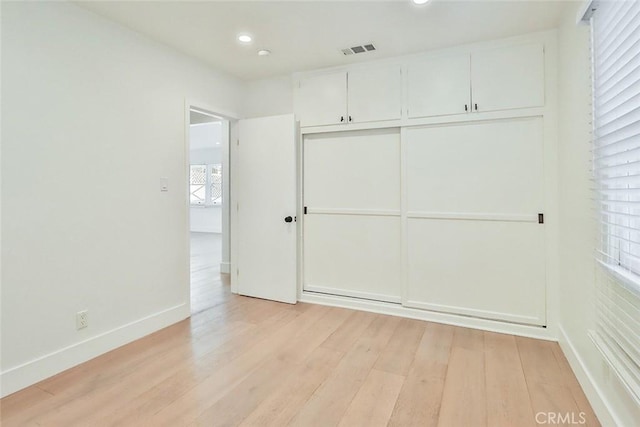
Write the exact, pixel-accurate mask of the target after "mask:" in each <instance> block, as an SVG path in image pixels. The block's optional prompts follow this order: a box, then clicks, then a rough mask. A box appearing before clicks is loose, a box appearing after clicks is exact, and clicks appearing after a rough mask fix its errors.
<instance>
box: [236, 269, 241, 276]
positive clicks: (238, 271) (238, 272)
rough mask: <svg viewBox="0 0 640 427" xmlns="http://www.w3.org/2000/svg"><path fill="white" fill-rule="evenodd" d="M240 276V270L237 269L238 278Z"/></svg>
mask: <svg viewBox="0 0 640 427" xmlns="http://www.w3.org/2000/svg"><path fill="white" fill-rule="evenodd" d="M239 275H240V269H239V268H236V276H239Z"/></svg>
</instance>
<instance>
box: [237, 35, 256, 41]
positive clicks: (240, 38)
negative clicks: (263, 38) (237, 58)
mask: <svg viewBox="0 0 640 427" xmlns="http://www.w3.org/2000/svg"><path fill="white" fill-rule="evenodd" d="M251 40H253V39H252V38H251V36H250V35H249V34H240V35H238V41H239V42H240V43H251Z"/></svg>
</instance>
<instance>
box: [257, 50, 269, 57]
mask: <svg viewBox="0 0 640 427" xmlns="http://www.w3.org/2000/svg"><path fill="white" fill-rule="evenodd" d="M269 55H271V51H270V50H269V49H260V50H259V51H258V56H269Z"/></svg>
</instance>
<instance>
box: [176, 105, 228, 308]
mask: <svg viewBox="0 0 640 427" xmlns="http://www.w3.org/2000/svg"><path fill="white" fill-rule="evenodd" d="M191 110H196V111H198V112H200V113H203V114H206V115H209V116H212V117H215V118H217V119H220V120H221V121H222V123H223V125H222V134H223V136H225V135H226V138H223V139H222V141H221V144H222V186H223V194H225V195H226V198H225V199H224V201H225V202H226V203H224V204H223V206H222V241H223V242H222V262H221V265H220V271H221V272H222V273H229V272H230V271H233V270H232V266H233V262H234V256H233V250H232V247H233V243H232V239H231V236H232V235H233V224H234V219H233V215H232V212H233V210H232V209H231V204H232V203H233V189H232V183H233V179H232V175H233V170H234V169H235V168H234V166H233V159H234V157H233V156H232V155H231V151H232V150H231V148H232V145H233V144H232V143H231V141H233V140H234V139H237V138H234V135H233V131H234V128H237V126H235V124H236V123H237V121H238V117H237V115H236V114H234V113H230V112H228V111H225V110H224V109H220V108H216V107H214V106H211V105H209V104H208V103H206V102H202V101H200V100H197V99H191V98H185V101H184V123H185V124H184V132H185V133H184V147H183V149H184V161H183V167H184V173H183V182H182V183H181V184H182V188H183V191H185V190H186V189H187V188H188V186H189V166H190V159H189V157H190V145H191V139H190V133H191V126H190V125H191V118H190V111H191ZM183 206H184V209H185V212H186V215H185V224H184V235H185V243H186V248H187V250H186V254H187V255H186V260H185V264H186V271H187V272H190V269H191V229H190V225H191V219H190V214H191V212H190V208H191V204H190V202H189V192H188V191H185V201H184V205H183ZM225 231H226V232H225ZM225 246H226V251H225ZM225 255H226V256H227V257H228V265H224V264H225ZM223 270H226V271H223ZM232 291H233V289H232ZM184 298H185V303H186V305H187V307H188V308H189V313H191V279H190V277H187V280H186V286H184Z"/></svg>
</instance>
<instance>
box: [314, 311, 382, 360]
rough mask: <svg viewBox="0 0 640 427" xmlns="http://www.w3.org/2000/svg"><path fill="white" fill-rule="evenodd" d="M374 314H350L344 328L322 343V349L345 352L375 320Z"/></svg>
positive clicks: (358, 312) (363, 312)
mask: <svg viewBox="0 0 640 427" xmlns="http://www.w3.org/2000/svg"><path fill="white" fill-rule="evenodd" d="M375 317H376V316H375V314H373V313H369V312H366V311H354V312H352V313H350V315H349V319H347V321H346V322H345V324H344V326H343V327H342V328H340V329H338V330H337V331H335V332H334V333H333V334H331V336H329V337H328V338H327V339H326V340H325V341H324V342H323V343H322V346H323V347H324V348H330V349H332V350H338V351H345V352H346V351H347V350H348V349H349V348H350V347H351V346H352V345H353V343H354V342H355V341H356V339H357V338H358V337H359V336H360V335H361V334H362V333H363V332H364V330H365V329H367V327H368V326H369V325H370V324H371V322H372V321H373V319H375Z"/></svg>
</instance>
